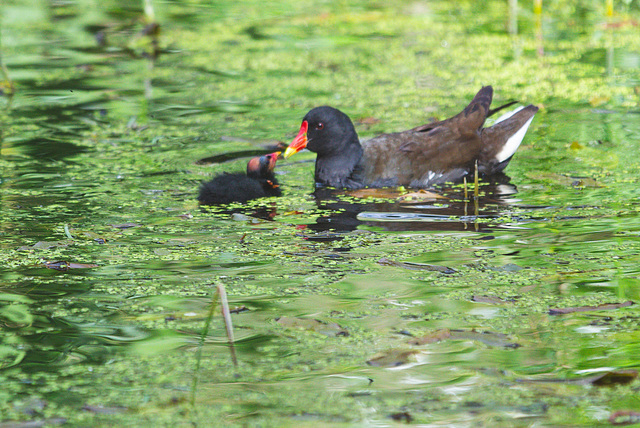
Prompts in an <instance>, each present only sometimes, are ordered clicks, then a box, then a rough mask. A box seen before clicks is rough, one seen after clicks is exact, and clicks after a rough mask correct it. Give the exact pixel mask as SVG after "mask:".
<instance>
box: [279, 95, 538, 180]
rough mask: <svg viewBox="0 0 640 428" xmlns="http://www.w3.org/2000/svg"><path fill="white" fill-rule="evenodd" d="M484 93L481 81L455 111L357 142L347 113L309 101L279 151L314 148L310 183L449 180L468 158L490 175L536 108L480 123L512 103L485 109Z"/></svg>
mask: <svg viewBox="0 0 640 428" xmlns="http://www.w3.org/2000/svg"><path fill="white" fill-rule="evenodd" d="M492 97H493V89H492V88H491V86H485V87H483V88H482V89H480V91H479V92H478V93H477V94H476V96H475V97H474V98H473V100H472V101H471V103H470V104H469V105H468V106H467V107H466V108H465V109H464V110H462V112H461V113H459V114H457V115H456V116H453V117H451V118H449V119H446V120H442V121H438V122H433V123H429V124H426V125H422V126H418V127H416V128H413V129H410V130H408V131H403V132H396V133H393V134H383V135H379V136H377V137H374V138H372V139H370V140H367V141H364V142H363V143H362V144H360V141H359V140H358V134H356V130H355V128H354V127H353V123H352V122H351V119H349V116H347V115H346V114H344V113H342V112H341V111H340V110H337V109H335V108H332V107H326V106H325V107H316V108H314V109H312V110H311V111H309V113H307V114H306V116H305V117H304V119H303V120H302V126H301V127H300V132H299V133H298V135H297V137H296V138H295V139H294V140H293V142H292V143H291V144H290V145H289V147H287V149H286V151H285V152H284V158H285V159H286V158H288V157H289V156H291V155H293V154H294V153H297V152H299V151H300V150H302V149H304V148H305V147H306V148H307V149H309V150H311V151H312V152H316V153H317V154H318V156H317V158H316V171H315V179H316V186H332V187H337V188H347V189H358V188H362V187H387V186H410V187H431V186H433V185H435V184H441V183H444V182H455V181H458V180H461V179H462V177H464V176H465V175H467V174H469V173H472V172H473V171H474V168H475V163H476V162H477V163H478V171H479V172H480V173H481V174H483V175H485V176H487V175H491V174H496V173H499V172H501V171H502V170H503V169H504V168H505V167H506V166H507V164H508V163H509V161H510V160H511V157H512V156H513V154H514V153H515V151H516V150H517V148H518V146H519V145H520V143H521V142H522V139H523V138H524V135H525V133H526V132H527V128H529V125H530V124H531V121H532V120H533V116H534V115H535V113H536V112H537V111H538V107H536V106H534V105H529V106H526V107H521V108H519V109H516V110H515V111H513V112H510V113H507V114H504V115H503V116H502V117H500V118H499V119H498V120H497V121H496V123H495V124H494V125H493V126H491V127H489V128H483V125H484V121H485V119H486V118H487V117H488V116H490V115H492V114H493V113H495V112H497V111H498V110H501V109H503V108H504V107H507V106H510V105H512V104H514V103H513V102H512V103H508V104H505V105H503V106H501V107H498V108H496V109H493V110H491V109H489V106H490V105H491V99H492Z"/></svg>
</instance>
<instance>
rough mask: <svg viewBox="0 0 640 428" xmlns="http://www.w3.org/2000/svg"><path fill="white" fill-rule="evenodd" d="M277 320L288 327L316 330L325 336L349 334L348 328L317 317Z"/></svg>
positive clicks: (282, 318)
mask: <svg viewBox="0 0 640 428" xmlns="http://www.w3.org/2000/svg"><path fill="white" fill-rule="evenodd" d="M276 322H277V323H278V324H279V325H281V326H283V327H286V328H295V329H298V330H308V331H314V332H316V333H320V334H323V335H325V336H349V332H348V331H347V330H345V329H343V328H342V327H340V326H339V325H338V324H336V323H334V322H331V323H326V322H324V321H320V320H316V319H311V318H298V317H280V318H277V319H276Z"/></svg>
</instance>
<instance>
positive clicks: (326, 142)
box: [283, 106, 359, 159]
mask: <svg viewBox="0 0 640 428" xmlns="http://www.w3.org/2000/svg"><path fill="white" fill-rule="evenodd" d="M354 143H355V144H356V145H359V141H358V134H357V133H356V130H355V128H354V127H353V123H352V122H351V119H349V116H347V115H346V114H344V113H343V112H341V111H340V110H338V109H335V108H333V107H328V106H322V107H316V108H314V109H312V110H310V111H309V113H307V114H306V115H305V117H304V119H302V125H301V126H300V131H299V132H298V135H297V136H296V138H295V139H294V140H293V142H292V143H291V144H290V145H289V147H287V150H286V151H285V152H284V155H283V156H284V158H285V159H286V158H288V157H289V156H291V155H293V154H294V153H297V152H299V151H300V150H302V149H304V148H307V149H309V150H311V151H312V152H315V153H317V154H318V155H319V157H329V156H333V155H336V154H339V153H344V152H345V149H346V148H347V147H348V146H349V145H350V144H354Z"/></svg>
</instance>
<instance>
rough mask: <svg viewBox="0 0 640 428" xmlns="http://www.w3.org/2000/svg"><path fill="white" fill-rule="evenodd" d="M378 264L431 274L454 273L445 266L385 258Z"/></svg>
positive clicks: (453, 270)
mask: <svg viewBox="0 0 640 428" xmlns="http://www.w3.org/2000/svg"><path fill="white" fill-rule="evenodd" d="M378 264H379V265H382V266H394V267H399V268H403V269H409V270H428V271H432V272H442V273H446V274H450V273H455V272H456V271H455V269H451V268H449V267H446V266H439V265H429V264H426V263H411V262H396V261H395V260H391V259H388V258H386V257H383V258H381V259H380V260H378Z"/></svg>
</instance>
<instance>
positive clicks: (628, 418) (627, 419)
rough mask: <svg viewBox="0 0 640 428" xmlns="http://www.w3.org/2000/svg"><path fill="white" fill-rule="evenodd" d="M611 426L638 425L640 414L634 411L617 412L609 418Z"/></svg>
mask: <svg viewBox="0 0 640 428" xmlns="http://www.w3.org/2000/svg"><path fill="white" fill-rule="evenodd" d="M609 423H610V424H611V425H632V424H637V423H640V412H638V411H634V410H618V411H617V412H613V413H612V414H611V416H609Z"/></svg>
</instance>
